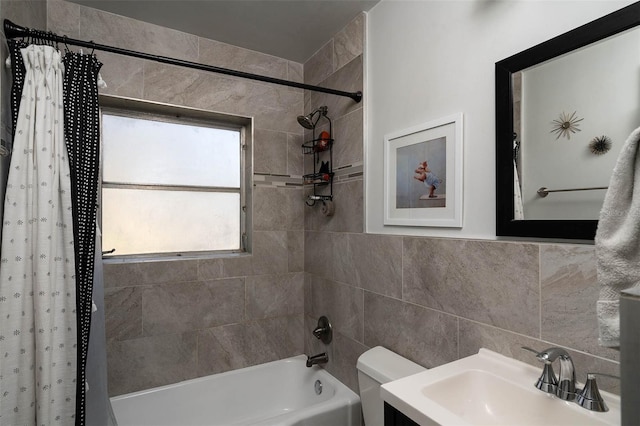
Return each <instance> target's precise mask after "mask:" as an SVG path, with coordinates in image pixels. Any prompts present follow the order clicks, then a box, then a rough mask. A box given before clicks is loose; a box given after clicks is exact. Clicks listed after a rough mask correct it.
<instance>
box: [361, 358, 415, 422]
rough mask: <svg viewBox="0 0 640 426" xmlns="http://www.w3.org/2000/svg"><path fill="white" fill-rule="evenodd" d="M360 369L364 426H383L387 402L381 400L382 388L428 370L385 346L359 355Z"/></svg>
mask: <svg viewBox="0 0 640 426" xmlns="http://www.w3.org/2000/svg"><path fill="white" fill-rule="evenodd" d="M357 369H358V386H359V388H360V402H361V404H362V412H363V414H364V424H365V426H382V425H383V424H384V401H383V400H382V398H381V397H380V385H382V384H384V383H387V382H390V381H392V380H397V379H401V378H403V377H406V376H410V375H412V374H416V373H420V372H421V371H424V370H425V368H424V367H422V366H420V365H418V364H416V363H415V362H412V361H409V360H408V359H406V358H403V357H401V356H400V355H398V354H397V353H395V352H391V351H390V350H389V349H387V348H383V347H382V346H376V347H375V348H372V349H369V350H368V351H366V352H365V353H363V354H362V355H360V358H358V363H357Z"/></svg>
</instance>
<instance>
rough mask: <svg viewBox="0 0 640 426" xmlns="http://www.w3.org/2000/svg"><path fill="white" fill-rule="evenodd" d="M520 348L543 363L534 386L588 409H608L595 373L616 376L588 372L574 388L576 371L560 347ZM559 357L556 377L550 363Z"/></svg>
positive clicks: (598, 410)
mask: <svg viewBox="0 0 640 426" xmlns="http://www.w3.org/2000/svg"><path fill="white" fill-rule="evenodd" d="M522 349H526V350H528V351H531V352H533V353H534V354H536V358H538V360H540V361H541V362H543V363H544V369H543V370H542V375H541V376H540V378H539V379H538V381H537V382H536V387H537V388H538V389H540V390H541V391H543V392H547V393H551V394H554V395H556V396H557V397H558V398H560V399H563V400H565V401H574V402H575V403H576V404H578V405H579V406H581V407H582V408H586V409H587V410H590V411H596V412H604V411H608V410H609V408H608V407H607V404H606V403H605V402H604V400H603V399H602V396H601V395H600V391H599V390H598V385H597V383H596V375H602V376H607V377H612V378H615V379H618V380H619V379H620V377H618V376H613V375H611V374H605V373H588V374H587V382H586V383H585V384H584V388H582V390H579V389H576V373H575V368H574V365H573V360H572V359H571V356H570V355H569V354H568V353H567V351H565V350H564V349H562V348H555V347H553V348H549V349H546V350H544V351H542V352H538V351H536V350H535V349H531V348H528V347H526V346H523V347H522ZM558 358H559V359H560V376H559V378H556V375H555V373H554V372H553V368H552V367H551V363H552V362H553V361H555V360H556V359H558Z"/></svg>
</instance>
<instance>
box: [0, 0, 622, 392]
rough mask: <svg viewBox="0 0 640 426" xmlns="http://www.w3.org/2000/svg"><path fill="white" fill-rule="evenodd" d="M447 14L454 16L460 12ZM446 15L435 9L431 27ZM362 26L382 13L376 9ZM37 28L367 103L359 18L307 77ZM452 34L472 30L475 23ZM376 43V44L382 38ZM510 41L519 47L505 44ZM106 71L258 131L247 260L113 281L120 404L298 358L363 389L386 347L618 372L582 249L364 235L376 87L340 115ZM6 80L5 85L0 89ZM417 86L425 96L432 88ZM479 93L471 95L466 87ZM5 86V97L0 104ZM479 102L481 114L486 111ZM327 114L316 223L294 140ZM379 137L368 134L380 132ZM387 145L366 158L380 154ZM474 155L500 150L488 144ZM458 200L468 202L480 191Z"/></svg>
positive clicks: (295, 98)
mask: <svg viewBox="0 0 640 426" xmlns="http://www.w3.org/2000/svg"><path fill="white" fill-rule="evenodd" d="M42 3H43V2H7V1H6V0H2V6H1V10H2V13H3V14H5V12H6V10H7V9H12V8H13V9H19V8H21V9H20V10H22V13H24V15H26V16H22V17H20V16H16V15H19V14H17V13H16V14H14V15H13V16H7V15H5V16H6V17H8V18H9V19H12V20H14V21H15V22H16V23H19V24H22V25H28V26H33V27H38V28H44V25H43V24H41V23H40V24H39V23H37V22H30V21H29V20H28V19H32V18H33V19H35V17H36V16H42V17H43V19H44V15H45V14H44V12H38V13H37V14H34V15H31V14H30V12H29V8H31V7H35V6H34V5H41V4H42ZM389 3H393V2H389ZM429 3H431V2H429ZM455 3H456V5H457V6H459V7H462V5H461V4H458V3H461V2H455ZM473 3H474V4H475V3H476V2H473ZM494 3H495V4H499V3H500V2H493V3H492V4H494ZM412 4H414V2H412ZM7 5H9V6H8V7H7ZM421 5H422V6H420V7H427V6H428V4H427V3H424V4H422V3H421ZM487 5H488V3H487ZM516 5H517V3H513V6H512V7H514V8H515V7H517V6H516ZM382 6H385V5H384V4H380V5H379V6H377V8H380V7H382ZM415 6H416V7H418V4H417V3H416V4H415ZM431 6H434V4H433V3H431ZM438 6H439V7H445V5H444V4H439V5H438ZM385 7H386V6H385ZM438 11H439V9H438V10H435V9H434V13H437V12H438ZM372 13H380V11H379V10H378V11H376V8H374V10H373V12H372ZM474 16H475V17H476V19H483V18H482V16H485V17H486V16H491V14H490V13H488V14H486V15H483V14H482V13H480V12H478V13H476V14H475V15H474ZM378 17H379V18H378V19H382V18H381V15H378ZM445 17H446V14H445V15H443V19H444V18H445ZM46 19H47V21H48V25H47V29H49V30H52V31H55V32H57V33H60V34H67V35H68V36H70V37H76V38H83V39H88V40H91V39H94V40H95V41H97V42H103V43H105V44H107V43H108V44H114V45H120V46H122V47H126V48H133V49H135V50H140V51H145V52H150V53H156V54H161V55H166V56H172V57H180V58H185V59H187V60H191V61H199V62H206V63H210V64H212V65H219V66H224V67H230V68H233V67H234V66H235V65H236V64H237V62H234V61H237V59H234V58H238V57H242V58H244V59H243V61H242V65H241V69H243V70H247V71H249V72H254V71H255V72H257V70H256V68H259V69H268V70H270V72H272V73H274V75H276V76H278V77H279V78H288V79H294V80H297V81H303V79H304V82H305V83H311V84H326V85H327V86H328V87H336V88H339V89H341V90H349V91H351V90H360V89H361V88H362V87H364V84H363V77H364V74H365V72H364V70H365V65H366V63H367V61H365V60H363V59H364V57H363V52H364V40H365V16H364V15H361V16H359V17H357V18H356V19H355V20H354V21H353V22H351V23H350V24H349V25H348V26H347V27H345V29H343V30H342V31H340V32H339V33H338V34H336V36H335V37H334V38H333V39H332V40H330V41H329V42H328V43H327V44H326V45H325V46H324V47H323V48H322V49H320V51H319V52H318V53H317V54H316V55H314V57H312V58H310V59H309V61H307V62H306V63H305V64H304V66H303V65H302V64H297V63H293V62H290V61H286V60H284V59H281V58H274V57H272V56H269V55H263V54H260V53H257V52H253V51H248V50H244V49H239V48H237V47H234V46H229V45H225V44H220V43H219V42H215V41H211V40H204V39H202V38H199V37H196V36H192V35H189V34H185V33H180V32H177V31H173V30H169V29H166V28H160V27H157V26H153V25H149V24H145V23H142V22H139V21H135V20H131V19H128V18H123V17H120V16H117V15H112V14H109V13H105V12H100V11H97V10H94V9H91V8H88V7H84V6H80V5H77V4H74V3H69V2H66V1H63V0H49V1H48V2H47V13H46ZM469 19H471V18H469ZM559 19H560V18H559ZM478 22H479V23H480V22H482V21H478ZM472 23H473V22H471V24H472ZM567 25H568V24H567ZM457 27H458V26H456V28H457ZM460 27H464V28H467V29H469V30H470V31H471V30H473V31H478V32H480V31H481V28H480V27H479V26H478V23H476V24H473V25H464V26H460ZM529 30H531V28H530V26H528V27H527V31H529ZM541 31H542V30H541ZM549 31H550V30H549ZM558 32H562V31H558ZM549 35H550V34H549ZM520 36H523V37H529V36H526V35H524V34H523V33H521V34H520ZM370 37H371V36H370ZM373 37H374V40H378V39H379V38H380V34H377V33H376V35H373ZM385 37H387V38H388V37H389V33H388V32H387V33H385ZM529 38H531V40H526V39H525V40H524V41H522V43H524V44H526V43H528V42H530V43H529V44H530V45H533V44H535V43H537V42H539V41H540V34H537V35H535V37H534V36H530V37H529ZM544 38H545V37H542V39H544ZM515 39H519V38H511V39H509V40H511V41H513V40H515ZM501 43H502V42H499V43H497V45H500V44H501ZM504 43H507V40H504ZM522 47H523V46H520V45H517V46H501V47H500V49H501V51H500V52H499V54H496V57H497V58H498V59H499V58H502V57H506V56H508V54H509V53H510V52H515V51H519V50H522ZM415 49H417V50H419V49H420V48H419V47H418V46H416V47H415ZM467 50H471V48H469V49H467ZM467 50H464V49H462V50H460V55H457V57H460V58H462V57H466V58H469V59H473V58H475V56H474V54H472V55H465V53H468V51H467ZM474 52H475V51H474ZM373 53H375V52H372V54H373ZM476 56H477V55H476ZM98 57H99V59H100V60H101V61H102V62H103V63H104V66H103V68H102V70H101V73H102V75H103V78H104V79H105V81H106V82H107V84H108V86H109V87H108V88H107V89H106V91H105V92H104V93H109V94H115V95H121V96H128V97H133V98H138V99H149V100H154V101H160V102H168V103H173V104H177V105H187V106H193V107H198V108H208V109H213V110H216V111H221V112H230V113H237V114H246V115H250V116H255V122H254V127H255V131H254V139H255V146H254V152H255V155H254V183H255V184H256V185H257V186H255V187H254V188H253V201H252V208H253V211H254V253H253V254H252V256H248V257H243V256H239V257H234V258H225V259H208V260H193V259H185V260H180V261H171V262H169V261H158V262H143V263H108V264H106V265H105V285H106V289H105V292H106V295H105V296H106V310H107V311H106V321H107V333H108V335H107V339H108V346H109V348H108V357H109V360H108V364H109V365H108V367H109V381H110V383H109V386H110V393H111V394H112V395H117V394H122V393H125V392H130V391H134V390H140V389H145V388H150V387H153V386H158V385H163V384H169V383H174V382H177V381H180V380H184V379H189V378H194V377H198V376H204V375H208V374H211V373H216V372H222V371H227V370H230V369H236V368H240V367H244V366H248V365H254V364H258V363H262V362H265V361H270V360H275V359H282V358H286V357H289V356H291V355H296V354H300V353H302V352H305V353H307V354H316V353H320V352H325V351H326V352H327V353H328V355H329V359H330V361H329V363H328V364H327V365H326V368H327V369H328V370H329V372H330V373H331V374H333V375H334V376H336V377H338V378H339V379H340V380H341V381H343V382H344V383H346V384H347V385H348V386H349V387H350V388H351V389H353V390H356V389H357V376H356V368H355V366H356V362H357V358H358V356H359V355H360V354H361V353H363V352H364V351H365V350H366V349H368V348H369V347H372V346H375V345H378V344H382V345H384V346H387V347H388V348H389V349H391V350H393V351H395V352H397V353H399V354H401V355H402V356H405V357H407V358H409V359H412V360H413V361H415V362H417V363H419V364H421V365H424V366H427V367H431V366H435V365H438V364H442V363H444V362H448V361H452V360H455V359H458V358H460V357H464V356H467V355H471V354H473V353H476V352H477V350H478V348H480V347H487V348H489V349H491V350H494V351H497V352H500V353H502V354H504V355H507V356H513V357H515V358H517V359H520V360H523V361H527V362H530V363H532V364H534V365H535V364H537V361H535V359H533V358H531V357H530V356H529V354H528V353H527V352H525V351H522V350H521V349H520V346H522V345H526V346H531V347H534V348H538V349H545V348H547V347H550V346H562V347H565V348H567V349H569V351H570V353H571V356H572V358H573V359H574V361H575V363H576V366H577V368H578V371H577V374H578V376H577V377H578V380H584V377H585V376H584V374H585V372H586V371H602V372H609V373H615V374H617V370H618V353H617V352H616V351H613V350H611V349H607V348H602V347H600V346H598V344H597V331H596V330H597V318H596V315H595V308H594V307H595V302H596V300H597V298H598V288H597V283H596V278H595V277H596V274H595V254H594V249H593V247H592V246H584V245H574V244H546V243H519V242H502V241H491V240H484V241H478V240H474V239H473V238H474V237H473V236H471V235H469V236H466V235H465V236H464V237H461V238H447V239H441V238H434V237H425V236H423V237H418V236H416V237H407V236H400V235H379V234H365V233H364V229H365V228H364V223H363V217H364V211H363V206H364V195H363V163H364V157H363V146H364V143H363V133H364V129H367V128H369V127H370V126H372V125H374V123H369V124H368V125H365V117H366V116H367V115H366V114H365V110H364V105H365V104H366V99H367V98H366V97H367V96H372V103H375V102H381V97H384V96H387V89H386V88H385V87H381V86H376V87H375V90H373V91H371V92H370V95H369V94H368V93H369V90H367V92H366V93H365V102H363V103H360V104H355V103H353V102H352V101H351V100H349V99H345V100H342V99H341V98H336V97H330V96H328V95H322V94H311V93H303V92H302V91H298V90H294V89H283V88H277V87H274V86H269V85H262V84H258V83H249V82H247V81H242V80H240V79H234V78H230V77H220V76H212V75H208V74H205V73H199V72H197V71H193V70H185V69H181V68H178V67H171V66H168V65H161V64H155V63H149V62H146V61H143V60H139V59H135V58H125V57H120V56H117V55H111V54H106V53H100V54H99V55H98ZM373 59H374V58H372V57H369V59H368V61H372V60H373ZM394 60H395V61H402V60H403V58H402V57H395V58H394ZM390 64H393V62H390ZM393 66H395V67H396V68H397V69H398V70H400V69H405V68H403V67H397V65H393ZM492 66H493V62H492V61H491V60H487V64H486V65H483V66H482V67H480V66H478V67H472V68H469V67H466V68H464V69H465V70H466V72H468V73H471V72H473V77H474V78H464V79H459V81H462V82H463V83H461V84H460V85H459V86H456V90H457V91H461V92H465V93H467V94H468V93H471V92H473V90H480V89H478V87H477V81H478V78H483V79H484V80H487V79H488V80H487V81H492V80H491V76H487V78H486V79H485V78H484V77H483V74H482V73H484V72H485V71H484V70H485V68H487V69H489V71H487V73H492V72H493V67H492ZM245 67H247V68H245ZM462 69H463V68H460V70H462ZM431 72H435V71H431ZM454 74H455V73H454ZM456 76H457V74H456V75H453V76H451V78H452V77H456ZM466 76H468V75H466ZM458 77H459V76H457V78H458ZM6 78H7V76H6V72H5V73H4V75H3V81H6ZM425 78H426V77H425ZM429 78H431V79H433V81H434V83H429V84H430V85H431V86H433V84H436V85H441V86H443V87H444V86H447V87H448V80H443V79H444V78H445V77H443V76H442V75H439V74H435V75H430V77H429ZM446 78H450V77H449V76H447V77H446ZM484 80H483V81H484ZM403 81H404V80H403V79H388V80H386V83H385V84H387V85H388V90H391V89H392V88H393V87H395V86H397V85H398V84H400V83H402V82H403ZM430 81H431V80H430ZM467 82H468V83H467ZM412 83H413V82H412ZM423 83H425V84H427V82H426V80H425V81H423ZM472 83H473V85H474V88H473V90H472V89H471V88H470V87H469V84H472ZM431 86H430V87H431ZM6 87H7V86H5V85H4V84H3V86H2V90H3V93H6V91H5V88H6ZM482 90H483V89H482ZM487 90H488V91H490V90H492V89H490V88H489V89H487ZM405 93H406V92H405ZM456 93H457V92H456ZM474 93H475V92H474ZM398 96H400V95H398ZM405 96H408V97H410V98H408V100H407V101H408V102H409V101H410V102H411V105H410V107H411V108H410V109H411V110H412V111H422V112H421V113H420V115H421V116H422V118H420V119H419V120H418V119H416V121H415V122H416V123H417V122H423V121H424V120H425V119H426V118H429V116H436V117H437V116H441V115H442V110H439V111H437V112H438V113H437V114H436V113H433V114H432V112H431V111H425V107H424V106H421V107H418V108H414V106H415V102H417V101H416V100H415V99H414V98H415V94H411V93H408V94H406V95H405ZM474 96H475V97H474V102H475V99H476V98H482V99H492V98H493V93H492V92H491V93H488V92H487V93H486V96H485V92H482V91H481V93H479V94H477V95H474ZM403 99H404V98H403ZM443 99H448V102H449V101H453V100H455V99H457V98H456V97H446V96H444V95H443V94H442V93H439V94H438V96H437V99H435V100H434V99H433V98H432V97H420V102H428V103H430V102H432V100H433V101H434V102H436V101H438V100H443ZM402 102H404V101H402ZM487 102H488V101H486V102H485V104H482V106H481V108H487V109H490V107H489V106H488V104H486V103H487ZM385 104H386V105H387V109H388V110H389V111H392V113H391V114H389V115H388V119H393V120H396V119H397V117H396V112H398V113H399V112H402V111H405V110H406V108H402V107H399V106H398V105H396V104H389V103H387V102H386V101H385ZM320 105H327V106H328V108H329V111H330V114H331V118H332V120H333V121H334V134H335V135H334V139H335V140H336V142H335V144H334V152H333V153H334V161H335V164H334V171H335V172H336V180H335V182H334V196H335V204H336V212H335V215H334V216H332V217H330V218H327V217H324V216H322V215H321V213H320V209H319V208H309V207H305V206H304V199H305V194H304V192H305V190H304V189H302V188H301V186H299V185H296V184H295V183H294V181H295V180H297V182H300V181H301V176H302V174H304V169H303V168H304V167H305V166H306V167H307V170H308V167H309V164H306V165H305V161H308V158H303V156H302V154H301V150H300V144H301V143H302V142H303V141H304V140H305V139H304V135H303V133H302V128H301V127H300V126H299V125H298V124H297V122H296V121H295V119H296V116H298V115H300V114H304V113H309V112H311V111H313V110H314V109H315V108H317V107H318V106H320ZM367 105H368V104H367ZM434 105H436V104H434ZM438 105H440V106H439V108H440V109H442V108H443V104H438ZM460 105H462V106H460ZM460 105H455V108H451V110H452V111H458V110H463V111H464V112H465V113H466V112H467V111H468V109H469V108H468V107H467V105H466V104H460ZM474 105H475V103H474ZM265 106H266V107H265ZM389 106H392V108H391V109H389ZM7 107H8V104H7ZM367 108H369V106H367ZM434 108H435V106H434ZM4 114H7V109H6V108H3V116H4ZM487 115H490V114H489V113H487ZM474 116H475V115H472V116H469V120H467V121H466V123H467V125H468V126H471V128H472V130H473V131H471V132H469V131H468V132H466V134H467V135H468V136H469V137H470V139H468V141H469V144H468V147H477V146H478V145H477V144H482V143H487V144H489V143H490V144H493V133H492V131H491V130H490V129H488V128H483V127H477V126H478V123H477V121H478V120H480V119H482V121H483V122H484V121H486V120H485V116H481V117H477V116H476V118H475V119H474V118H473V117H474ZM372 118H373V117H369V120H371V119H372ZM488 120H489V121H488V122H489V123H490V122H492V121H491V119H490V118H489V119H488ZM384 124H385V123H384V122H376V123H375V126H374V127H375V129H378V128H379V126H383V125H384ZM487 126H488V124H487ZM398 127H402V126H400V125H399V126H398ZM404 127H406V126H404ZM319 130H322V129H319ZM467 130H469V129H467ZM383 134H384V132H383V133H381V134H379V135H377V136H376V138H377V139H376V140H372V141H370V143H377V142H380V143H381V141H382V136H383ZM469 149H472V150H475V149H476V148H469ZM481 149H483V150H486V152H489V153H490V152H492V151H491V149H488V148H486V147H484V146H482V147H481ZM471 154H473V152H471ZM487 155H488V154H487ZM304 157H309V156H304ZM466 158H467V159H469V158H476V156H475V155H467V156H466ZM480 158H482V157H480ZM467 163H468V164H465V172H468V173H465V175H466V176H479V175H483V173H482V172H483V170H481V169H486V170H490V169H492V167H491V166H490V164H492V163H491V162H489V163H490V164H489V165H487V164H484V162H483V166H482V167H480V165H479V164H476V163H475V160H474V161H468V162H467ZM380 164H382V163H381V162H380ZM468 167H470V169H469V168H468ZM372 172H373V171H369V173H372ZM279 175H285V177H282V176H279ZM287 176H289V177H287ZM486 179H487V178H485V181H486ZM292 183H294V184H293V185H292ZM465 193H466V194H468V196H469V197H471V198H473V197H475V196H476V195H475V192H468V191H466V192H465ZM485 198H486V197H485ZM487 203H488V204H491V203H492V201H491V200H488V201H487ZM468 206H469V204H467V207H468ZM483 215H484V213H481V214H479V215H474V218H472V219H471V222H470V223H471V224H472V226H471V227H472V228H473V229H476V228H478V227H479V226H480V225H479V224H478V221H481V222H482V223H484V225H483V226H485V227H487V228H491V227H492V226H493V225H489V222H491V223H493V222H492V221H493V219H492V218H490V219H491V220H490V219H489V218H486V217H485V216H483ZM465 223H467V222H466V221H465ZM474 227H475V228H474ZM487 232H489V231H487ZM449 237H451V236H449ZM441 279H443V280H446V285H444V283H443V282H441V281H440V280H441ZM449 290H451V291H449ZM471 294H474V295H475V296H476V297H475V298H471V297H470V295H471ZM589 307H593V308H589ZM320 315H327V316H328V317H329V318H330V319H331V322H332V324H333V326H334V338H333V342H332V343H331V344H330V345H329V346H328V347H325V346H324V345H323V344H322V343H321V342H319V341H318V340H317V339H316V338H315V337H313V335H312V334H311V331H312V330H313V329H314V328H315V326H316V322H317V318H318V317H319V316H320ZM165 327H166V328H167V329H166V330H165ZM283 330H285V331H284V332H283ZM268 336H270V337H268ZM305 370H306V368H305ZM599 385H600V386H601V388H604V389H607V390H614V391H615V390H616V389H617V387H618V383H617V381H615V380H610V379H606V380H605V379H604V378H603V380H602V381H600V380H599Z"/></svg>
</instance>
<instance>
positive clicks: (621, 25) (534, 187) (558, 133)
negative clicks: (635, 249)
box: [496, 2, 640, 240]
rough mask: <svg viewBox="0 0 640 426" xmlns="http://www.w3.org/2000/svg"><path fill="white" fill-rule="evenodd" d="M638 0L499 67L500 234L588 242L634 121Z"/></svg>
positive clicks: (639, 105) (638, 87) (638, 83)
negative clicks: (619, 154)
mask: <svg viewBox="0 0 640 426" xmlns="http://www.w3.org/2000/svg"><path fill="white" fill-rule="evenodd" d="M639 24H640V2H637V3H634V4H632V5H630V6H627V7H625V8H623V9H620V10H618V11H616V12H614V13H612V14H609V15H607V16H604V17H602V18H600V19H598V20H595V21H593V22H590V23H588V24H586V25H583V26H581V27H579V28H576V29H575V30H572V31H569V32H568V33H565V34H563V35H560V36H558V37H555V38H553V39H551V40H548V41H546V42H544V43H542V44H539V45H537V46H534V47H532V48H530V49H527V50H525V51H523V52H520V53H518V54H516V55H513V56H511V57H509V58H507V59H504V60H502V61H500V62H497V63H496V191H497V194H496V234H497V235H498V236H519V237H538V238H556V239H579V240H593V238H594V237H595V232H596V227H597V223H598V216H599V213H600V209H601V207H602V202H603V200H604V195H605V193H606V187H607V185H608V184H609V179H610V176H611V172H612V171H613V167H614V165H615V163H616V160H617V157H618V153H619V151H620V148H621V147H622V145H623V144H624V142H625V140H626V139H627V137H628V136H629V134H630V133H631V132H632V131H633V130H634V129H635V128H637V127H638V125H640V118H639V117H640V95H639V93H640V27H639V26H638V25H639Z"/></svg>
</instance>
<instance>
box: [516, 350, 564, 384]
mask: <svg viewBox="0 0 640 426" xmlns="http://www.w3.org/2000/svg"><path fill="white" fill-rule="evenodd" d="M522 349H525V350H527V351H529V352H533V353H534V354H536V358H537V359H538V361H540V362H543V363H544V367H543V368H542V374H541V375H540V377H539V378H538V381H537V382H536V384H535V386H536V388H538V389H540V390H541V391H543V392H546V393H551V394H554V395H555V394H556V392H557V391H558V378H557V377H556V374H555V373H554V372H553V366H552V365H551V361H549V359H548V358H546V357H545V356H544V353H543V352H538V351H536V350H535V349H531V348H529V347H527V346H522Z"/></svg>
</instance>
